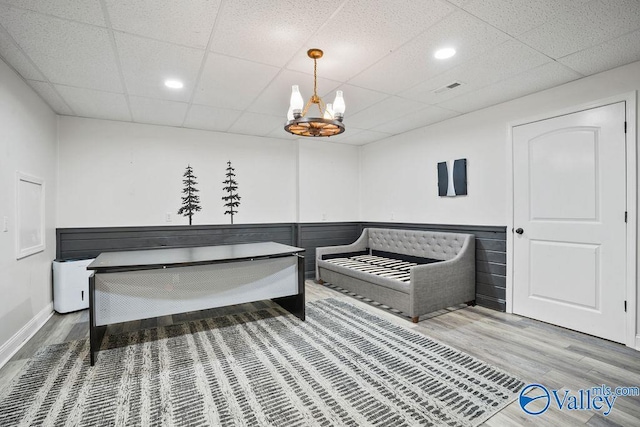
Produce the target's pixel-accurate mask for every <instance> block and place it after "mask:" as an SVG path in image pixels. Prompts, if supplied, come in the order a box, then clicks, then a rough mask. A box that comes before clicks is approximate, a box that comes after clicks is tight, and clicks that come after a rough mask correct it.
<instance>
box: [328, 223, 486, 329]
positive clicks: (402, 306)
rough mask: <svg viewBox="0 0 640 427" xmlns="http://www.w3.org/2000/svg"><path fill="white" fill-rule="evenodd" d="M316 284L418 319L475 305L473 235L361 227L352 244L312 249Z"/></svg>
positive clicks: (416, 320)
mask: <svg viewBox="0 0 640 427" xmlns="http://www.w3.org/2000/svg"><path fill="white" fill-rule="evenodd" d="M316 279H317V280H318V281H319V282H320V283H324V282H327V283H331V284H333V285H336V286H339V287H341V288H343V289H346V290H349V291H351V292H354V293H356V294H359V295H362V296H364V297H367V298H370V299H372V300H374V301H377V302H380V303H382V304H385V305H387V306H389V307H392V308H395V309H397V310H400V311H402V312H404V313H406V314H409V316H411V319H412V321H413V322H414V323H415V322H418V320H419V317H420V316H421V315H423V314H426V313H430V312H433V311H436V310H440V309H442V308H445V307H450V306H452V305H457V304H461V303H467V304H473V303H474V300H475V237H474V235H473V234H458V233H442V232H434V231H417V230H393V229H382V228H365V229H364V231H363V232H362V235H361V236H360V237H359V238H358V240H356V241H355V242H354V243H352V244H350V245H343V246H329V247H323V248H317V249H316Z"/></svg>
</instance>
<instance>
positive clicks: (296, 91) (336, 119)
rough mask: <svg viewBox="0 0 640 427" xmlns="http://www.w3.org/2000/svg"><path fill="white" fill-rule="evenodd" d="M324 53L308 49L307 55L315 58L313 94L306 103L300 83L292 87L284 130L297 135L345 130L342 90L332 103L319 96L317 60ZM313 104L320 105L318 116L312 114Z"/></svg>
mask: <svg viewBox="0 0 640 427" xmlns="http://www.w3.org/2000/svg"><path fill="white" fill-rule="evenodd" d="M322 55H323V52H322V51H321V50H320V49H309V50H308V51H307V56H309V58H311V59H313V95H312V96H311V98H309V101H308V102H307V103H306V105H305V103H304V99H303V98H302V94H301V93H300V87H299V86H298V85H293V86H292V87H291V98H290V101H289V110H288V111H287V123H286V124H285V126H284V130H286V131H287V132H289V133H292V134H294V135H297V136H311V137H316V136H333V135H338V134H341V133H342V132H344V124H343V123H342V119H343V118H344V111H345V103H344V97H343V94H342V91H341V90H338V91H336V98H335V100H334V101H333V103H330V104H325V103H324V101H323V100H322V98H320V97H319V96H318V84H317V80H318V79H317V65H318V63H317V60H318V59H319V58H322ZM312 104H316V105H317V106H318V112H319V113H320V114H319V115H318V116H317V117H313V116H311V114H310V111H309V108H310V107H311V106H312Z"/></svg>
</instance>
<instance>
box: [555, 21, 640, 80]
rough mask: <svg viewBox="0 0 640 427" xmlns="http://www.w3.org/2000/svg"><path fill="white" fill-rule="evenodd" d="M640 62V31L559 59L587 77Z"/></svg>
mask: <svg viewBox="0 0 640 427" xmlns="http://www.w3.org/2000/svg"><path fill="white" fill-rule="evenodd" d="M635 61H640V31H634V32H632V33H629V34H625V35H624V36H622V37H618V38H617V39H613V40H611V41H608V42H606V43H603V44H601V45H598V46H594V47H591V48H589V49H585V50H582V51H580V52H576V53H574V54H571V55H568V56H565V57H563V58H560V59H558V62H560V63H562V64H564V65H566V66H567V67H569V68H572V69H574V70H576V71H577V72H579V73H582V74H584V75H585V76H588V75H591V74H595V73H600V72H602V71H606V70H610V69H612V68H615V67H619V66H621V65H625V64H629V63H631V62H635Z"/></svg>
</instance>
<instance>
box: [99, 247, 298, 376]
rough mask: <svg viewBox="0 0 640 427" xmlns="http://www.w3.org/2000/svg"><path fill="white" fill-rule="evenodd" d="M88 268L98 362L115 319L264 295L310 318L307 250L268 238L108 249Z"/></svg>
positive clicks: (225, 304)
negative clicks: (306, 287) (307, 311)
mask: <svg viewBox="0 0 640 427" xmlns="http://www.w3.org/2000/svg"><path fill="white" fill-rule="evenodd" d="M87 269H88V270H93V274H92V275H91V277H90V278H89V323H90V344H91V365H92V366H93V365H94V364H95V360H96V355H97V352H98V351H99V349H100V346H101V345H102V339H103V338H104V334H105V332H106V328H107V325H108V324H113V323H119V322H124V321H131V320H141V319H146V318H152V317H158V316H163V315H169V314H178V313H184V312H189V311H196V310H204V309H208V308H214V307H222V306H227V305H232V304H240V303H245V302H253V301H260V300H264V299H271V300H273V301H275V302H276V303H278V304H279V305H281V306H282V307H283V308H285V309H286V310H288V311H289V312H291V313H292V314H294V315H295V316H297V317H298V318H300V319H301V320H304V319H305V296H304V249H302V248H297V247H293V246H287V245H283V244H280V243H275V242H264V243H246V244H238V245H222V246H203V247H191V248H164V249H149V250H135V251H122V252H104V253H102V254H100V255H99V256H98V257H97V258H96V259H95V260H94V261H93V262H92V263H91V264H89V266H87Z"/></svg>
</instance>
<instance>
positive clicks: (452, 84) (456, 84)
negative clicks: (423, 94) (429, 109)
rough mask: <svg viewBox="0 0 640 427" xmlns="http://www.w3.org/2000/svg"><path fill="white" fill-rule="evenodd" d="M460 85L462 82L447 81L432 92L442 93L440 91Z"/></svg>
mask: <svg viewBox="0 0 640 427" xmlns="http://www.w3.org/2000/svg"><path fill="white" fill-rule="evenodd" d="M461 85H462V82H452V83H449V84H448V85H446V86H442V87H441V88H438V89H436V90H434V91H433V93H442V92H444V91H447V90H451V89H455V88H457V87H458V86H461Z"/></svg>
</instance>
